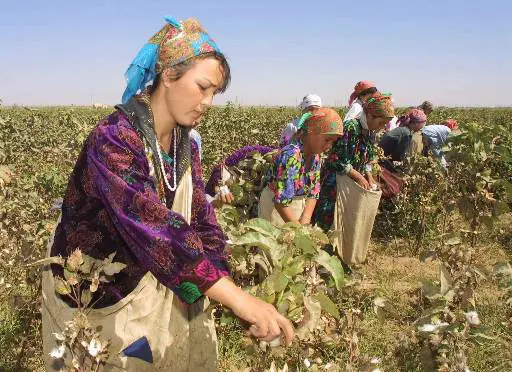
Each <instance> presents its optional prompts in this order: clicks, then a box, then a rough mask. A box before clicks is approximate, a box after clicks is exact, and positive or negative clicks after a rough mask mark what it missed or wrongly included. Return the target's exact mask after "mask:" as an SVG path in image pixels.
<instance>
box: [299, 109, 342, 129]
mask: <svg viewBox="0 0 512 372" xmlns="http://www.w3.org/2000/svg"><path fill="white" fill-rule="evenodd" d="M297 129H298V130H300V129H304V130H306V132H307V133H308V134H337V135H340V136H341V135H343V120H341V117H340V115H339V114H338V113H337V112H336V111H334V110H333V109H331V108H328V107H320V108H318V109H314V110H313V111H311V112H307V113H305V114H304V115H302V117H301V118H300V121H299V124H298V125H297Z"/></svg>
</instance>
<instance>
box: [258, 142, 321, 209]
mask: <svg viewBox="0 0 512 372" xmlns="http://www.w3.org/2000/svg"><path fill="white" fill-rule="evenodd" d="M273 163H274V165H273V167H272V170H271V172H270V174H268V175H267V177H266V182H267V184H268V187H269V189H270V190H271V191H272V192H273V193H274V203H279V204H283V205H284V206H287V205H289V204H290V203H291V202H292V200H293V198H295V197H298V196H305V197H307V198H310V199H318V196H319V194H320V155H318V154H317V155H314V157H313V159H312V161H311V167H310V169H309V170H307V171H306V159H305V158H304V147H303V145H302V141H294V142H292V143H290V144H289V145H287V146H285V147H283V148H282V149H281V150H280V151H278V152H277V153H276V155H275V156H274V158H273Z"/></svg>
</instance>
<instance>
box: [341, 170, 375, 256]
mask: <svg viewBox="0 0 512 372" xmlns="http://www.w3.org/2000/svg"><path fill="white" fill-rule="evenodd" d="M336 189H337V193H336V206H335V210H334V223H333V228H334V230H335V231H336V236H335V241H334V243H335V245H336V249H337V252H338V254H339V256H340V257H341V258H342V260H343V262H345V263H346V264H347V265H351V264H361V263H363V262H364V261H365V260H366V253H367V250H368V245H369V244H370V237H371V235H372V229H373V223H374V221H375V216H376V215H377V211H378V208H379V201H380V197H381V194H382V192H381V191H371V190H365V189H364V188H362V187H361V186H359V184H358V183H357V182H355V181H354V180H352V179H351V178H350V177H349V176H346V175H339V174H337V175H336Z"/></svg>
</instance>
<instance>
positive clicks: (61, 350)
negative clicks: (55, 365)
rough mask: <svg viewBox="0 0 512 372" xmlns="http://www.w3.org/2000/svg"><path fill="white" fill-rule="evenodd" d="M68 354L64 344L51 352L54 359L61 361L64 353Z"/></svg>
mask: <svg viewBox="0 0 512 372" xmlns="http://www.w3.org/2000/svg"><path fill="white" fill-rule="evenodd" d="M65 352H66V346H65V345H64V344H62V345H60V346H58V347H56V348H54V349H53V350H52V351H51V352H50V356H51V357H52V358H54V359H60V358H62V357H63V356H64V353H65Z"/></svg>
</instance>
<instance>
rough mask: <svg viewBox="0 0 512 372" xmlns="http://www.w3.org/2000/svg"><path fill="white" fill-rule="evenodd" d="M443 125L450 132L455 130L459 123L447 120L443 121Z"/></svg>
mask: <svg viewBox="0 0 512 372" xmlns="http://www.w3.org/2000/svg"><path fill="white" fill-rule="evenodd" d="M443 125H446V126H447V127H448V128H450V129H451V130H455V129H457V128H458V127H459V123H458V122H457V120H455V119H447V120H445V121H443Z"/></svg>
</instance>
